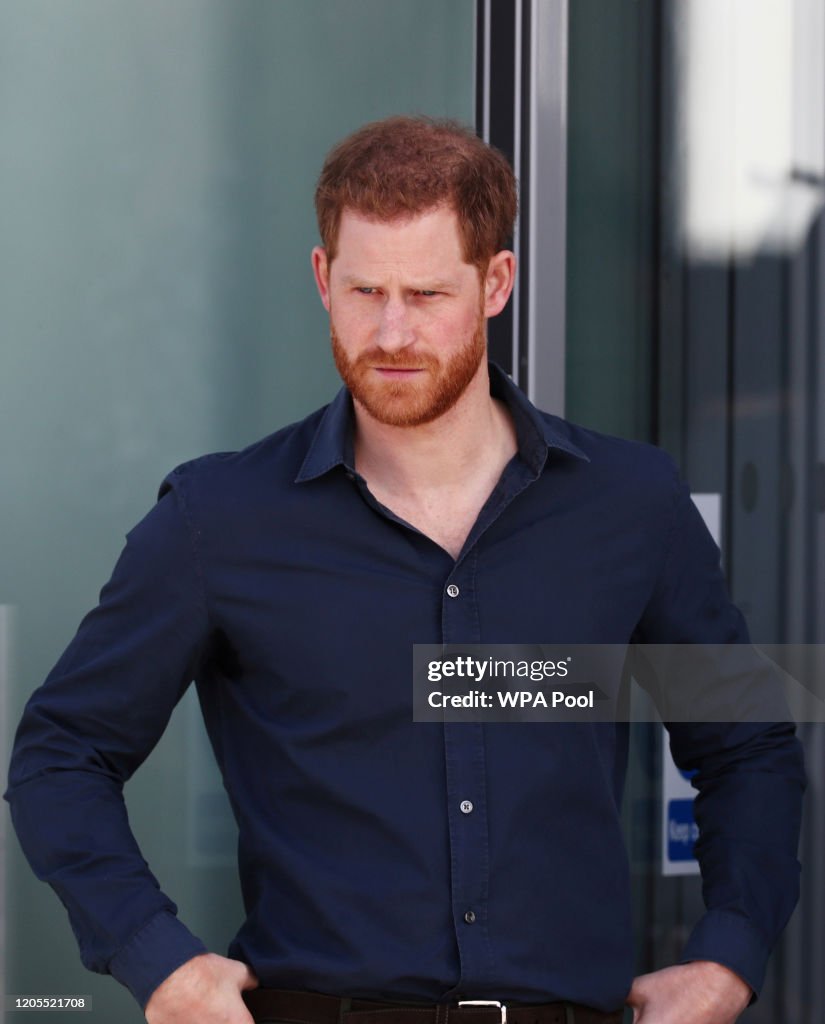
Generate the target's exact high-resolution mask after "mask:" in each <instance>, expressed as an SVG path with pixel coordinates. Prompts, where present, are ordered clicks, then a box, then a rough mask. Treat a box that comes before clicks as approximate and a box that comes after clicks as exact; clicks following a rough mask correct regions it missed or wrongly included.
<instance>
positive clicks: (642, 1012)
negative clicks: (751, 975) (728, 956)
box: [627, 960, 751, 1024]
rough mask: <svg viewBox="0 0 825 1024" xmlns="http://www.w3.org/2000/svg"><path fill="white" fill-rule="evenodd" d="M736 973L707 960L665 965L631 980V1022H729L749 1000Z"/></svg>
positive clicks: (733, 1019)
mask: <svg viewBox="0 0 825 1024" xmlns="http://www.w3.org/2000/svg"><path fill="white" fill-rule="evenodd" d="M750 998H751V989H750V986H748V985H747V984H746V983H745V982H744V981H742V979H741V978H740V977H739V975H738V974H734V972H733V971H731V970H728V968H727V967H723V966H722V964H717V963H714V962H712V961H710V960H695V961H693V962H692V963H689V964H679V965H678V966H676V967H665V968H664V969H663V970H661V971H654V972H653V973H652V974H643V975H641V977H638V978H636V979H635V980H634V982H633V987H632V988H631V989H630V995H629V996H628V997H627V1005H628V1006H632V1007H633V1024H733V1022H734V1021H735V1020H736V1018H737V1017H738V1016H739V1014H740V1013H741V1012H742V1011H743V1010H744V1009H745V1007H746V1006H747V1005H748V1003H749V1002H750Z"/></svg>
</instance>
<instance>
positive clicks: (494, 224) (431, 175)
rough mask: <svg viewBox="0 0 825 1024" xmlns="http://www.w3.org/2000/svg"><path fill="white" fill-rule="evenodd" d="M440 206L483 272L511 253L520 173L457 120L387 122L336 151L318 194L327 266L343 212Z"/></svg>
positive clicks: (379, 213) (391, 213)
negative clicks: (507, 250) (454, 219)
mask: <svg viewBox="0 0 825 1024" xmlns="http://www.w3.org/2000/svg"><path fill="white" fill-rule="evenodd" d="M438 206H447V207H449V208H451V209H452V210H454V211H455V213H456V215H457V217H458V225H459V230H460V232H461V237H462V243H463V249H464V258H465V260H466V261H467V262H468V263H472V264H474V265H476V266H477V267H479V268H481V269H483V268H485V267H486V266H487V263H488V262H489V260H490V257H491V256H493V255H495V253H497V252H499V251H500V250H501V249H504V248H506V247H507V244H508V241H509V239H510V237H511V236H512V233H513V223H514V221H515V218H516V212H517V209H518V198H517V186H516V179H515V175H514V174H513V171H512V168H511V167H510V164H509V163H508V162H507V160H506V158H505V157H504V156H503V154H502V153H500V152H499V151H498V150H497V149H494V148H493V147H492V146H488V145H487V143H485V142H483V141H482V140H481V139H479V138H478V136H477V135H475V133H474V132H472V131H471V130H470V129H469V128H465V127H463V126H462V125H460V124H458V123H457V122H456V121H446V120H435V119H433V118H429V117H389V118H386V120H383V121H375V122H373V123H372V124H367V125H364V127H363V128H359V129H358V131H356V132H353V134H352V135H349V136H347V138H345V139H343V140H342V141H341V142H339V143H338V145H337V146H335V147H334V148H333V149H332V150H331V151H330V153H329V155H328V156H327V158H326V160H325V161H324V166H323V169H322V170H321V176H320V178H319V179H318V186H317V188H316V190H315V212H316V214H317V217H318V229H319V231H320V234H321V240H322V242H323V244H324V247H325V249H326V251H327V257H328V259H329V260H330V262H331V261H332V260H333V259H334V258H335V254H336V247H337V242H338V228H339V225H340V223H341V214H342V213H343V212H344V210H354V211H355V212H357V213H360V214H362V215H364V216H366V217H371V218H375V219H376V220H384V221H389V220H395V219H397V218H401V217H405V216H415V215H416V214H419V213H425V212H426V211H428V210H432V209H434V208H435V207H438Z"/></svg>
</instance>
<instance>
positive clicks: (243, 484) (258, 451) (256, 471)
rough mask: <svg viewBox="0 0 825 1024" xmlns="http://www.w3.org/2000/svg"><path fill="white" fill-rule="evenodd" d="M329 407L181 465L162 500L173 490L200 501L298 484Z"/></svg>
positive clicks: (164, 485) (164, 487)
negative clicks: (240, 444) (234, 448)
mask: <svg viewBox="0 0 825 1024" xmlns="http://www.w3.org/2000/svg"><path fill="white" fill-rule="evenodd" d="M327 408H328V406H322V407H321V408H320V409H316V410H315V411H314V412H312V413H310V414H309V415H308V416H306V417H304V419H302V420H297V421H295V422H294V423H290V424H287V426H284V427H281V428H280V429H279V430H276V431H275V432H274V433H272V434H268V435H267V436H266V437H262V438H261V439H260V440H258V441H255V442H253V443H252V444H250V445H247V446H246V447H245V448H242V449H239V450H237V451H221V452H210V453H208V454H205V455H201V456H198V457H197V458H194V459H189V460H187V461H186V462H182V463H180V464H179V465H178V466H176V467H175V468H174V469H173V470H171V472H169V473H167V475H166V476H165V478H164V479H163V482H162V483H161V486H160V491H159V495H158V496H159V497H163V495H164V494H166V493H167V492H168V491H170V490H173V489H174V490H176V491H179V492H181V493H184V494H187V495H189V494H192V495H193V496H194V495H195V494H197V495H198V496H199V497H200V498H204V497H214V498H219V497H220V496H221V495H224V496H228V495H234V498H235V499H236V500H237V499H240V498H242V497H243V496H244V495H247V494H249V493H250V492H255V491H258V490H260V489H262V488H265V489H272V488H275V489H278V488H283V487H286V486H289V485H290V484H292V483H293V482H294V481H295V478H296V476H297V475H298V472H299V471H300V468H301V465H302V464H303V461H304V459H305V458H306V455H307V451H308V450H309V448H310V446H311V444H312V441H313V438H314V437H315V434H316V432H317V430H318V426H319V424H320V422H321V419H322V418H323V415H324V413H325V412H326V410H327Z"/></svg>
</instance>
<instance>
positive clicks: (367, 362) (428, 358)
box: [355, 346, 439, 370]
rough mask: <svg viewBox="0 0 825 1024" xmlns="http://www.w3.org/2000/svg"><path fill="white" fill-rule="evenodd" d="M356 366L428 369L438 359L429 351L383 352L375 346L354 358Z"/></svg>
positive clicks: (435, 363) (435, 365)
mask: <svg viewBox="0 0 825 1024" xmlns="http://www.w3.org/2000/svg"><path fill="white" fill-rule="evenodd" d="M355 365H356V366H357V367H371V366H380V367H381V368H382V369H385V370H428V369H433V368H435V367H437V366H438V365H439V364H438V359H437V358H436V357H435V356H433V355H430V354H429V353H422V354H421V355H417V354H416V353H415V352H414V351H413V352H410V351H408V350H407V349H404V350H403V351H401V352H385V351H384V349H382V348H379V347H378V346H375V347H373V348H370V349H367V350H366V351H364V352H362V353H361V354H360V355H359V356H358V358H357V359H356V360H355Z"/></svg>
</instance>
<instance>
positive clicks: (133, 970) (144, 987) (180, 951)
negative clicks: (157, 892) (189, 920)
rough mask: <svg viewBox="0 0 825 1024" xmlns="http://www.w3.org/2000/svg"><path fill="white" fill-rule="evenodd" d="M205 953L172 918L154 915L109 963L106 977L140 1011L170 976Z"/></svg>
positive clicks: (177, 921) (190, 934) (160, 914)
mask: <svg viewBox="0 0 825 1024" xmlns="http://www.w3.org/2000/svg"><path fill="white" fill-rule="evenodd" d="M206 952H208V950H207V949H206V946H204V944H203V943H202V942H201V940H200V939H198V938H196V937H195V936H194V935H193V934H192V933H191V932H190V931H189V929H188V928H187V927H186V925H184V924H182V923H181V922H180V921H179V920H178V919H177V917H175V915H174V914H171V913H169V911H167V910H164V911H161V912H160V913H159V914H156V915H155V916H154V917H153V918H151V919H150V920H149V922H148V923H147V924H145V925H144V926H143V928H141V929H140V931H139V932H137V933H136V934H135V935H133V936H132V938H131V939H130V940H129V941H128V942H127V943H126V945H125V946H124V947H123V948H122V949H121V950H120V951H119V952H118V953H117V955H116V956H114V957H112V959H111V960H110V961H109V973H110V974H111V975H112V977H113V978H116V979H117V980H118V981H119V982H120V983H121V984H122V985H125V986H126V988H128V989H129V991H130V992H131V993H132V995H133V996H134V997H135V999H137V1001H138V1002H139V1003H140V1006H141V1009H143V1008H145V1006H146V1004H147V1003H148V1002H149V997H150V996H151V995H152V993H153V992H154V991H155V989H156V988H157V987H158V985H160V983H161V982H162V981H165V980H166V978H168V977H169V975H170V974H171V973H172V972H173V971H176V970H177V969H178V967H181V966H182V965H183V964H185V963H186V961H187V960H191V959H192V957H193V956H199V955H200V954H201V953H206Z"/></svg>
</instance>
